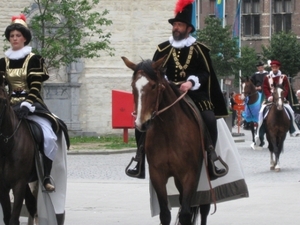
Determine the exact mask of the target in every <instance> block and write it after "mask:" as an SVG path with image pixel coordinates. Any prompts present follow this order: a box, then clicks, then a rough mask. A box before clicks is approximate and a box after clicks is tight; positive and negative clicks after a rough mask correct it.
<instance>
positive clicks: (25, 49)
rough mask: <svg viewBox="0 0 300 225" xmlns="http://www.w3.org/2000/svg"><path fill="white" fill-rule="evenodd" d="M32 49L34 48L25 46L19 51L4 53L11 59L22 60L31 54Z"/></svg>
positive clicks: (9, 50) (10, 50)
mask: <svg viewBox="0 0 300 225" xmlns="http://www.w3.org/2000/svg"><path fill="white" fill-rule="evenodd" d="M31 49H32V48H31V47H29V46H24V47H23V48H21V49H19V50H17V51H14V50H12V49H11V48H10V49H8V50H7V51H6V52H5V53H4V55H5V56H6V57H7V58H9V59H22V58H24V57H25V56H26V55H28V54H29V53H30V52H31Z"/></svg>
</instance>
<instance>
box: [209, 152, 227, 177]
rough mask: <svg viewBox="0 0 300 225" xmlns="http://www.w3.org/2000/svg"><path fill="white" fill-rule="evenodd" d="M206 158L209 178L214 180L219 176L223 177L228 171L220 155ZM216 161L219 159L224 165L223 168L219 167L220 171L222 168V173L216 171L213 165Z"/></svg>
mask: <svg viewBox="0 0 300 225" xmlns="http://www.w3.org/2000/svg"><path fill="white" fill-rule="evenodd" d="M207 160H208V172H209V176H210V179H211V180H216V179H218V178H220V177H224V176H225V175H226V174H227V173H228V170H229V167H228V165H227V164H226V163H225V162H224V160H223V159H222V158H221V157H220V156H218V157H217V158H216V159H215V160H212V159H209V158H208V159H207ZM216 161H219V162H220V163H221V164H222V166H223V167H224V169H223V168H222V169H220V171H222V170H224V171H223V172H222V173H218V172H217V171H216V166H215V162H216Z"/></svg>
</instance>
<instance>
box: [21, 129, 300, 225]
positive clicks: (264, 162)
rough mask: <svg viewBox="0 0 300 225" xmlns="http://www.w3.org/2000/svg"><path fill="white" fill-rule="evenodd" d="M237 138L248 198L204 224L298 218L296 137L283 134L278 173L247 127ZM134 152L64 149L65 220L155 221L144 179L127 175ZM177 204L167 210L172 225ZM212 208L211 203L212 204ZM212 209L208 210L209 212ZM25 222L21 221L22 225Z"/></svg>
mask: <svg viewBox="0 0 300 225" xmlns="http://www.w3.org/2000/svg"><path fill="white" fill-rule="evenodd" d="M233 132H235V133H236V132H237V129H233ZM240 132H241V133H244V134H245V136H244V137H242V140H243V139H244V140H245V141H244V142H236V144H237V147H238V150H239V153H240V156H241V161H242V164H243V168H244V173H245V177H246V182H247V184H248V189H249V195H250V197H249V198H244V199H239V200H234V201H230V202H224V203H219V204H218V205H217V212H216V213H215V214H214V215H210V216H209V218H208V224H209V225H253V224H257V225H282V224H289V225H296V224H299V221H300V212H299V209H300V193H299V192H300V191H299V190H300V182H299V181H300V138H292V137H289V135H288V137H287V139H286V141H285V151H284V153H283V154H282V155H281V168H282V170H281V172H278V173H276V172H274V171H270V170H269V160H270V155H269V151H268V150H267V149H266V147H267V146H265V149H264V150H262V151H253V150H252V149H251V148H250V144H251V141H250V140H251V139H250V131H245V130H242V129H241V130H240ZM133 155H134V153H132V152H130V153H122V154H88V155H83V154H69V155H68V191H67V203H66V223H65V224H66V225H83V224H87V225H102V224H109V225H141V224H143V225H158V224H159V218H158V216H156V217H151V214H150V202H149V180H148V178H147V179H145V180H137V179H133V178H129V177H127V176H126V175H125V173H124V168H125V167H126V165H127V163H128V162H129V160H130V159H131V157H132V156H133ZM177 210H178V209H177V208H173V210H172V224H174V221H175V217H176V214H177ZM212 210H213V207H212ZM211 212H212V211H211ZM23 224H25V223H22V225H23Z"/></svg>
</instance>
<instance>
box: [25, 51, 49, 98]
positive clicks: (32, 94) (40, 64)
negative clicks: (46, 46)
mask: <svg viewBox="0 0 300 225" xmlns="http://www.w3.org/2000/svg"><path fill="white" fill-rule="evenodd" d="M44 64H45V63H44V59H43V58H42V57H41V56H39V55H33V56H32V57H31V58H30V60H29V62H28V67H27V82H28V87H29V93H28V96H27V98H26V101H27V102H29V103H31V104H32V103H34V102H35V101H36V99H37V98H38V97H39V96H40V91H41V88H42V82H43V81H45V80H47V79H48V78H49V75H48V72H47V70H46V68H45V65H44Z"/></svg>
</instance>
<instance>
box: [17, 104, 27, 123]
mask: <svg viewBox="0 0 300 225" xmlns="http://www.w3.org/2000/svg"><path fill="white" fill-rule="evenodd" d="M28 113H29V109H28V108H27V107H26V106H22V107H21V108H20V109H19V111H18V112H17V116H18V118H19V119H20V120H21V119H23V118H27V116H28Z"/></svg>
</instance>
